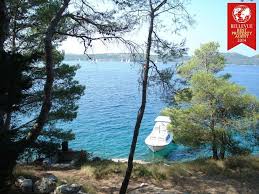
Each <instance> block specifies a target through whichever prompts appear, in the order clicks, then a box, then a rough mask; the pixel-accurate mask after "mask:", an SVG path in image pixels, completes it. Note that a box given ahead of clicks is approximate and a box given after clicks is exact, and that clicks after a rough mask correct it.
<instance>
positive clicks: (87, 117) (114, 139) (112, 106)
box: [62, 61, 259, 161]
mask: <svg viewBox="0 0 259 194" xmlns="http://www.w3.org/2000/svg"><path fill="white" fill-rule="evenodd" d="M65 62H66V63H68V64H79V65H80V66H81V68H80V69H79V70H78V72H77V74H76V79H77V80H79V82H80V84H82V85H85V86H86V90H85V94H84V96H82V97H81V99H80V100H79V102H78V104H79V110H78V116H77V118H76V119H75V120H74V121H72V122H70V123H64V124H62V126H63V127H64V128H66V129H72V130H73V132H74V133H75V135H76V138H75V140H73V141H71V142H69V146H70V148H72V149H76V150H86V151H88V152H90V153H92V154H93V155H94V156H98V157H101V158H107V159H113V158H127V157H128V154H129V151H130V145H131V140H132V135H133V129H134V125H135V121H136V117H137V112H138V108H139V106H140V100H141V95H140V94H141V90H140V85H139V76H140V66H139V65H138V64H134V63H126V62H114V61H107V62H103V61H102V62H91V61H65ZM171 65H173V64H162V63H161V64H159V68H161V69H163V68H165V67H168V66H171ZM222 73H229V74H231V75H232V77H231V81H233V82H235V83H237V84H240V85H242V86H244V87H246V89H247V92H248V93H250V94H253V95H255V96H257V97H259V66H254V65H227V66H226V67H225V69H224V71H223V72H222ZM147 99H148V100H147V106H146V111H145V115H144V118H143V120H142V124H141V129H140V133H139V137H138V143H137V147H136V152H135V159H138V160H145V161H161V160H164V161H183V160H191V159H195V158H198V157H203V156H207V155H209V154H210V150H206V149H205V150H204V149H191V148H188V147H185V146H183V145H177V144H175V143H172V144H170V145H169V146H167V148H166V149H164V150H162V151H160V152H156V153H153V152H151V151H150V150H149V149H148V147H147V146H146V145H145V143H144V140H145V138H146V137H147V136H148V134H149V133H150V132H151V130H152V128H153V126H154V120H155V118H156V117H157V116H159V115H160V112H161V110H163V109H164V108H166V107H167V106H168V104H167V103H166V102H164V101H163V99H162V98H161V91H160V90H159V89H158V88H154V87H151V88H149V91H148V97H147Z"/></svg>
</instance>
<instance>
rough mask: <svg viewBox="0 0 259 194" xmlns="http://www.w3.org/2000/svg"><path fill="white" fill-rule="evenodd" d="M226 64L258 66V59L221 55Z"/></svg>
mask: <svg viewBox="0 0 259 194" xmlns="http://www.w3.org/2000/svg"><path fill="white" fill-rule="evenodd" d="M223 55H224V57H225V59H226V61H227V63H228V64H236V65H259V58H258V57H256V56H253V57H248V56H245V55H241V54H238V53H223Z"/></svg>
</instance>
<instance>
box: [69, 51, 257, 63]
mask: <svg viewBox="0 0 259 194" xmlns="http://www.w3.org/2000/svg"><path fill="white" fill-rule="evenodd" d="M222 54H223V55H224V57H225V59H226V63H227V64H235V65H259V57H258V56H252V57H248V56H245V55H241V54H239V53H222ZM131 58H132V57H131V54H130V53H104V54H90V55H81V54H66V55H65V60H66V61H75V60H77V61H118V62H127V63H128V62H130V61H131V60H132V59H131ZM141 58H142V56H141V55H138V56H137V59H141ZM151 58H152V60H154V61H158V62H161V60H160V59H159V58H158V57H157V56H156V55H152V56H151ZM189 58H190V56H184V57H183V58H182V59H181V61H186V60H188V59H189ZM168 61H169V62H175V61H176V60H174V59H169V60H168ZM178 61H179V60H178Z"/></svg>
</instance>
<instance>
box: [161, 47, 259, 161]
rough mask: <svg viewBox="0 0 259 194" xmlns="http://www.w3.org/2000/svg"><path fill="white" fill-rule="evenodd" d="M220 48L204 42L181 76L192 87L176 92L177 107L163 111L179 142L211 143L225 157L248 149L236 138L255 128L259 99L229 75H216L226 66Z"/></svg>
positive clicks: (245, 151) (245, 135)
mask: <svg viewBox="0 0 259 194" xmlns="http://www.w3.org/2000/svg"><path fill="white" fill-rule="evenodd" d="M217 48H218V44H215V43H208V44H205V45H202V46H201V49H198V50H196V52H195V56H194V57H193V58H192V59H191V60H190V61H191V63H190V62H187V64H186V65H184V66H183V67H182V71H181V75H182V76H183V77H185V78H186V79H187V80H188V83H189V87H188V88H186V89H185V90H183V91H182V92H180V93H179V94H178V95H176V98H175V99H176V101H177V105H178V106H175V107H173V108H167V109H165V110H164V111H163V114H166V115H169V116H170V117H171V119H172V125H171V130H172V131H173V132H174V138H175V141H176V142H177V143H181V144H184V145H187V146H191V147H201V146H207V145H211V146H212V147H213V146H214V148H213V149H214V150H215V152H218V151H219V152H220V154H221V157H222V158H224V155H225V151H229V152H230V153H232V154H242V153H247V152H248V150H247V149H246V148H245V147H242V146H240V145H241V144H240V143H239V142H238V141H236V140H234V139H235V138H234V137H236V136H238V137H243V139H242V140H243V141H244V137H247V134H248V133H250V132H251V130H253V129H255V128H254V127H255V125H256V124H257V123H258V115H259V101H258V100H257V99H256V97H254V96H252V95H249V94H247V93H246V91H245V88H243V87H241V86H239V85H237V84H234V83H231V82H230V81H229V80H228V79H227V77H226V76H223V77H218V76H216V75H215V73H217V72H219V71H220V70H222V68H223V67H224V63H223V62H224V59H222V56H220V55H219V54H218V51H217ZM204 61H210V62H209V63H204ZM246 140H247V141H248V142H249V141H251V139H246Z"/></svg>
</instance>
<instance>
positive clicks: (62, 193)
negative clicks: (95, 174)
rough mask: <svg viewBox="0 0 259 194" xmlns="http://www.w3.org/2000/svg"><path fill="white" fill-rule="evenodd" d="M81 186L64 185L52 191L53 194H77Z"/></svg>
mask: <svg viewBox="0 0 259 194" xmlns="http://www.w3.org/2000/svg"><path fill="white" fill-rule="evenodd" d="M81 188H82V186H81V185H78V184H65V185H60V186H59V187H57V188H56V190H55V191H54V194H78V193H79V192H80V191H81Z"/></svg>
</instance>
